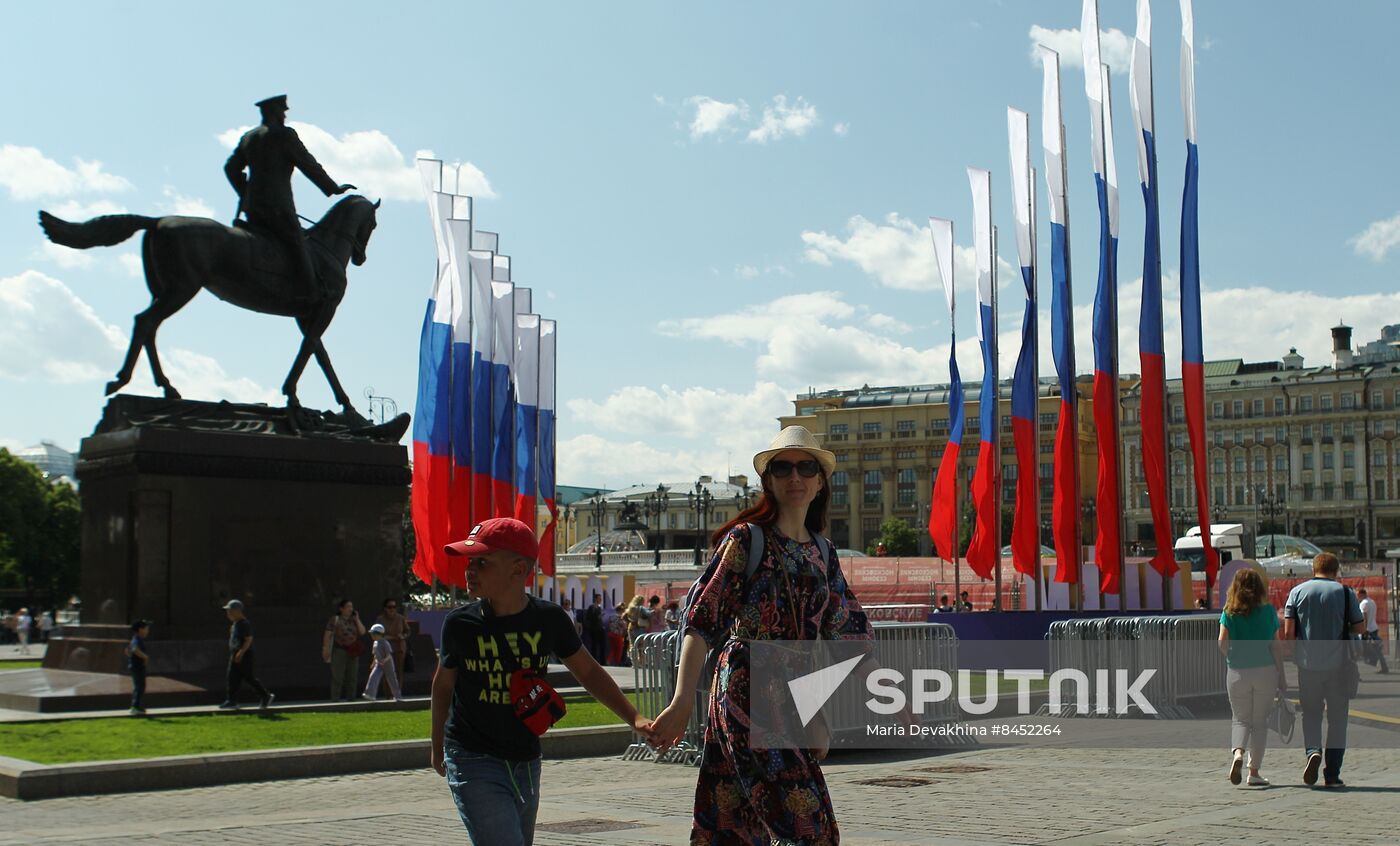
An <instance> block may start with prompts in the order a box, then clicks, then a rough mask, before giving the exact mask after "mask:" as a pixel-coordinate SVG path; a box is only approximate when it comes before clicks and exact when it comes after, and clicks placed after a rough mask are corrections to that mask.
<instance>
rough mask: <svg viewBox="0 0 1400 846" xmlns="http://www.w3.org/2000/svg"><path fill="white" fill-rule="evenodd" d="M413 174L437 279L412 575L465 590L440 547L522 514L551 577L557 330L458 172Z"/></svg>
mask: <svg viewBox="0 0 1400 846" xmlns="http://www.w3.org/2000/svg"><path fill="white" fill-rule="evenodd" d="M417 167H418V174H419V177H420V178H421V180H422V184H423V192H424V195H425V196H426V198H427V202H428V214H429V217H430V218H431V221H432V226H433V236H434V238H435V241H436V245H437V272H436V274H435V275H434V278H433V286H432V289H431V291H430V293H429V295H428V307H427V312H426V314H425V315H424V317H423V330H422V335H421V337H420V340H419V351H418V405H417V412H416V414H415V415H414V421H413V490H412V515H413V528H414V534H415V538H416V545H417V550H416V554H415V557H414V562H413V573H414V575H415V576H417V577H418V578H419V579H420V580H422V581H423V582H424V583H426V584H432V583H433V582H434V580H436V581H437V582H440V583H442V584H446V585H453V586H457V587H465V586H466V578H465V566H466V562H465V559H463V558H460V557H450V556H447V555H445V554H444V553H443V547H444V546H445V545H446V544H448V543H451V542H453V541H456V540H461V539H462V538H464V537H466V536H467V533H468V532H469V531H471V527H472V526H474V525H475V524H477V523H479V522H481V521H482V520H485V519H487V518H490V517H515V518H516V519H519V520H523V521H524V522H525V523H527V524H528V525H530V526H531V528H534V529H535V530H536V533H537V534H541V530H543V532H542V536H541V537H540V568H541V570H542V571H543V572H544V573H545V574H546V575H553V573H554V537H553V535H554V530H555V523H556V520H557V516H558V511H557V507H556V504H555V475H554V471H555V432H554V408H555V404H554V403H555V365H556V361H557V345H558V344H557V339H558V326H557V323H556V321H554V320H549V319H545V318H543V317H541V316H540V315H539V314H536V313H535V311H534V308H533V305H534V303H533V299H534V298H533V295H532V291H531V289H529V288H525V287H521V286H519V285H516V284H515V283H514V282H513V281H512V279H511V259H510V256H509V255H505V254H503V253H502V252H501V245H500V236H499V235H498V234H497V233H494V232H488V231H485V230H481V229H477V228H475V226H474V219H473V215H472V198H471V197H470V196H467V195H465V194H459V193H456V187H457V179H456V169H455V168H453V167H451V166H446V167H445V166H444V165H443V163H442V162H441V161H440V160H437V159H418V161H417ZM541 515H542V516H541ZM541 523H542V524H543V525H540V524H541Z"/></svg>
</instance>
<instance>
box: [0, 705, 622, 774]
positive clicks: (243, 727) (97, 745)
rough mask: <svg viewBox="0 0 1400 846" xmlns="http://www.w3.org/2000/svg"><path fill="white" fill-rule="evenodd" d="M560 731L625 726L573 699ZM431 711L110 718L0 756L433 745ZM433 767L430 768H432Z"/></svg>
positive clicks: (105, 756)
mask: <svg viewBox="0 0 1400 846" xmlns="http://www.w3.org/2000/svg"><path fill="white" fill-rule="evenodd" d="M566 701H567V703H568V713H567V714H565V715H564V719H563V720H561V721H560V722H559V723H558V724H557V726H556V727H557V728H577V727H580V726H595V725H612V724H617V723H618V719H617V717H616V716H614V715H613V713H612V712H611V711H609V710H608V709H607V708H605V707H603V706H602V705H600V704H598V703H597V702H595V701H593V700H592V699H590V698H577V697H574V698H568V699H567V700H566ZM428 720H429V717H428V711H427V710H422V711H341V712H334V711H330V712H327V711H323V712H314V713H296V712H279V711H278V710H277V709H275V708H274V709H272V710H271V711H270V712H268V713H266V714H260V713H258V712H256V711H245V712H242V713H238V714H209V715H198V716H179V717H154V716H153V717H142V718H134V717H110V718H94V719H75V720H61V721H52V722H39V723H0V749H3V750H4V754H5V755H7V756H9V757H12V758H20V759H23V760H26V761H33V762H35V763H39V764H68V763H74V762H79V761H113V760H118V759H122V758H159V757H163V756H166V755H200V754H209V753H215V752H242V751H247V750H252V749H285V748H287V747H290V746H332V745H336V744H341V743H372V742H376V741H388V740H414V739H417V738H424V739H426V738H427V737H428V729H429V725H428ZM425 766H426V763H425Z"/></svg>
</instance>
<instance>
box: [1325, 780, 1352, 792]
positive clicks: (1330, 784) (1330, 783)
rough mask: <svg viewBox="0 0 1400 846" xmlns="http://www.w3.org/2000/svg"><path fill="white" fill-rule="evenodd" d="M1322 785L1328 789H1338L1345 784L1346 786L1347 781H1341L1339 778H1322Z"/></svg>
mask: <svg viewBox="0 0 1400 846" xmlns="http://www.w3.org/2000/svg"><path fill="white" fill-rule="evenodd" d="M1322 786H1323V787H1325V788H1327V789H1328V790H1332V789H1334V788H1335V789H1337V790H1340V789H1342V788H1344V787H1346V786H1347V783H1346V782H1344V781H1342V780H1341V779H1339V778H1334V779H1324V780H1323V782H1322Z"/></svg>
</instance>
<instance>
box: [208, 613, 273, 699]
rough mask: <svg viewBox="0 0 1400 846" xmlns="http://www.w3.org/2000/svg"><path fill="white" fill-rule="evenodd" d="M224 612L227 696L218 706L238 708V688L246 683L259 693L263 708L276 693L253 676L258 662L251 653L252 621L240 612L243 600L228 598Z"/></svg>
mask: <svg viewBox="0 0 1400 846" xmlns="http://www.w3.org/2000/svg"><path fill="white" fill-rule="evenodd" d="M224 615H225V616H227V617H228V621H229V628H228V698H226V699H225V700H224V701H223V702H222V703H221V704H220V705H219V707H220V708H237V707H238V689H239V688H240V687H242V686H243V682H245V681H246V682H247V683H248V686H249V687H251V688H252V689H253V690H255V691H256V692H257V694H258V696H260V697H261V698H262V699H261V704H260V706H259V707H261V708H263V709H264V710H266V709H267V708H268V707H269V706H270V705H272V700H274V699H276V698H277V696H276V694H272V693H268V691H267V688H265V687H263V684H262V682H260V681H258V677H257V675H256V670H257V663H256V662H255V660H254V658H255V656H254V654H253V624H252V623H251V622H249V620H248V617H247V616H246V615H245V614H244V612H243V603H242V602H240V601H239V600H237V599H230V600H229V601H228V602H227V603H225V604H224Z"/></svg>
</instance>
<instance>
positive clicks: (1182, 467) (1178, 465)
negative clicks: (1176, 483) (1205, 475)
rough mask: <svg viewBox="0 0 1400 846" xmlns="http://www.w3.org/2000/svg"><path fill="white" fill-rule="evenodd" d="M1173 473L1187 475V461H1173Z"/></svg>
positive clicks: (1174, 474)
mask: <svg viewBox="0 0 1400 846" xmlns="http://www.w3.org/2000/svg"><path fill="white" fill-rule="evenodd" d="M1172 475H1173V476H1184V475H1186V463H1185V462H1183V461H1177V462H1173V463H1172Z"/></svg>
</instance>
